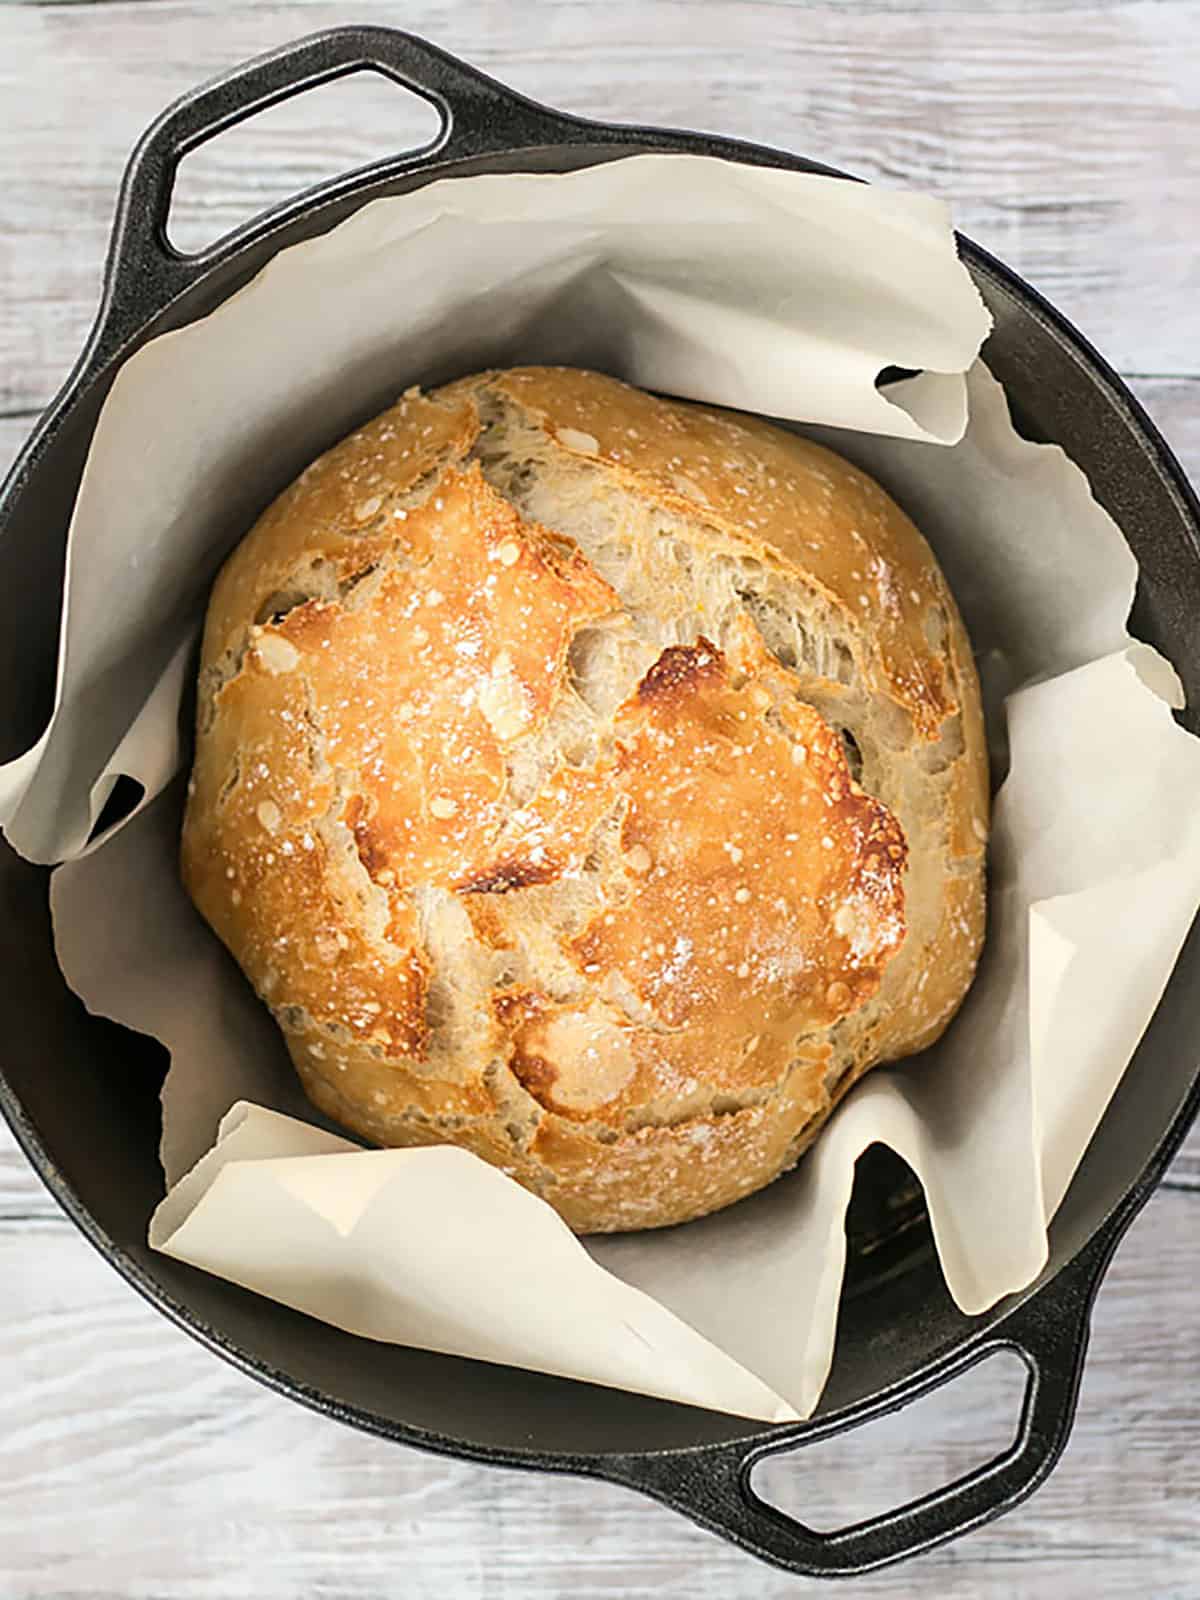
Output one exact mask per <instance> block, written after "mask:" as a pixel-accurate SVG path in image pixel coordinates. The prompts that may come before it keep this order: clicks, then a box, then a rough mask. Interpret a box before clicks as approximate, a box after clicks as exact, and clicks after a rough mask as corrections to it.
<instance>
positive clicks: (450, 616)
mask: <svg viewBox="0 0 1200 1600" xmlns="http://www.w3.org/2000/svg"><path fill="white" fill-rule="evenodd" d="M852 762H853V763H854V769H855V770H854V771H852V768H851V763H852ZM860 768H861V771H859V769H860ZM856 776H857V777H861V782H859V781H856ZM986 825H987V786H986V756H985V750H984V741H983V727H982V717H981V713H980V709H979V698H978V686H977V684H976V681H975V675H974V667H973V663H972V659H971V653H970V648H969V644H968V642H967V639H966V636H965V633H964V631H963V628H962V624H961V622H960V620H959V617H958V613H957V611H956V609H955V606H954V602H953V600H952V598H951V597H950V595H949V593H948V591H947V589H946V585H945V582H944V580H943V578H942V576H941V573H940V571H939V569H938V567H937V565H936V562H935V561H934V559H933V557H932V555H931V553H930V551H929V549H928V547H927V546H926V544H925V542H924V541H923V540H922V538H921V536H920V535H919V534H918V533H917V531H916V529H915V528H913V526H912V524H911V523H910V522H908V520H907V519H906V518H905V517H904V515H903V513H901V512H900V510H899V509H898V508H897V507H896V506H895V505H894V504H893V503H892V502H891V501H890V500H889V499H888V497H887V496H886V495H885V494H884V493H883V491H882V490H881V489H880V488H879V487H878V486H877V485H876V484H874V483H873V482H872V481H871V480H870V479H868V478H866V477H865V476H864V475H863V474H862V473H860V472H858V471H857V470H856V469H854V468H852V467H851V466H849V465H848V464H847V463H845V462H843V461H842V460H840V459H839V458H838V457H836V456H834V455H832V454H831V453H830V452H828V451H826V450H822V449H820V448H819V447H818V446H815V445H813V444H811V443H809V442H808V441H805V440H801V439H799V438H796V437H795V436H793V435H791V434H788V433H786V432H784V431H782V430H780V429H778V428H775V427H772V426H770V425H768V424H766V423H763V422H760V421H757V420H754V419H748V418H744V417H737V416H733V415H731V414H727V413H722V412H719V411H714V410H711V409H708V408H704V407H698V406H688V405H683V404H680V403H676V402H667V401H663V400H660V399H656V398H654V397H652V396H649V395H645V394H642V393H640V392H639V391H636V390H633V389H629V388H628V387H626V386H624V385H622V384H618V383H616V382H614V381H613V380H611V379H608V378H603V377H599V376H597V375H595V374H590V373H582V372H576V371H573V370H570V369H544V368H540V369H539V368H532V369H525V370H518V371H514V372H507V373H500V374H483V375H481V376H479V377H475V378H470V379H465V380H463V381H461V382H460V383H457V384H454V385H451V386H449V387H448V388H447V389H444V390H441V391H438V392H437V393H436V394H434V395H431V396H424V397H423V396H420V395H418V394H417V393H416V392H412V391H410V393H409V394H408V395H407V396H405V398H404V399H402V400H401V401H400V402H399V403H398V404H397V405H396V406H394V407H393V408H392V409H391V410H389V411H388V412H385V413H384V414H383V416H381V417H379V418H377V419H376V420H375V421H374V422H372V423H369V424H368V425H367V426H366V427H365V428H363V429H361V430H360V431H359V432H358V433H356V434H354V435H352V436H351V437H350V438H349V439H347V440H344V441H343V442H342V443H341V444H340V445H338V446H336V447H335V448H334V449H333V450H332V451H330V452H329V453H328V454H327V455H326V456H324V457H322V458H321V460H320V461H318V462H316V463H314V464H313V466H312V467H310V468H309V469H308V470H307V472H306V473H304V474H303V476H302V477H301V478H300V479H299V480H298V481H297V483H296V484H294V485H293V486H292V488H291V489H289V490H288V491H286V493H285V494H284V495H282V496H281V497H280V499H279V500H278V501H277V502H276V503H275V504H274V505H273V506H272V507H271V508H270V509H269V510H268V511H267V512H266V514H265V515H264V516H263V518H262V519H261V520H260V522H259V523H258V525H257V526H256V528H255V529H254V530H253V531H252V532H251V533H250V534H249V535H248V536H247V538H246V539H245V540H244V541H243V542H242V544H241V545H240V546H239V547H238V549H237V550H236V551H235V552H234V554H233V555H232V556H231V557H230V559H229V561H228V562H227V563H226V566H225V568H224V569H223V571H222V573H221V575H220V577H219V579H218V581H217V584H216V586H215V588H214V591H213V596H212V600H211V603H210V608H209V614H208V621H207V627H206V633H205V642H204V653H203V660H202V668H201V682H200V704H199V713H198V733H197V749H196V762H195V768H194V771H193V778H192V784H191V788H190V795H189V803H188V811H187V816H186V819H185V825H184V838H183V872H184V878H185V882H186V883H187V886H188V889H189V891H190V893H191V894H192V896H193V898H194V900H195V902H196V904H197V906H198V907H199V909H200V910H201V912H202V913H203V915H204V916H205V917H206V918H207V919H208V921H209V922H210V923H211V925H212V926H213V928H214V929H215V931H216V932H217V934H218V935H219V936H220V937H221V938H222V939H223V940H224V942H225V943H226V944H227V945H228V946H229V948H230V949H231V951H232V952H233V953H234V955H235V956H236V957H237V959H238V961H239V962H240V964H241V965H242V967H243V969H244V971H245V972H246V973H247V976H248V977H249V978H250V980H251V981H252V982H253V983H254V985H255V987H256V988H257V989H258V991H259V993H260V994H261V995H262V997H263V998H264V999H265V1000H266V1001H267V1003H268V1004H269V1005H271V1007H272V1009H273V1010H274V1012H275V1014H276V1016H277V1018H278V1020H279V1022H280V1025H281V1027H282V1029H283V1031H284V1034H285V1037H286V1039H287V1043H288V1047H289V1050H290V1051H291V1054H292V1058H293V1060H294V1062H295V1064H296V1067H297V1070H298V1072H299V1074H300V1077H301V1079H302V1081H303V1083H304V1086H305V1088H306V1090H307V1092H308V1094H309V1096H310V1097H311V1098H312V1100H313V1101H314V1103H315V1104H316V1105H318V1106H319V1107H320V1108H321V1109H322V1110H324V1111H325V1112H327V1113H328V1114H329V1115H331V1116H333V1117H334V1118H335V1119H337V1120H338V1121H340V1122H343V1123H344V1124H346V1125H347V1126H349V1127H351V1128H354V1129H356V1130H357V1131H358V1132H360V1133H362V1134H363V1135H365V1136H366V1137H368V1138H370V1139H374V1140H376V1141H378V1142H380V1143H383V1144H410V1143H429V1142H436V1141H452V1142H454V1143H458V1144H462V1145H464V1146H466V1147H467V1148H470V1149H472V1150H474V1151H476V1152H477V1153H478V1154H479V1155H481V1156H483V1157H484V1158H485V1159H487V1160H489V1161H491V1162H494V1163H495V1164H497V1165H499V1166H501V1167H503V1168H504V1170H505V1171H507V1172H509V1173H511V1174H512V1175H513V1176H514V1177H516V1178H517V1179H518V1180H519V1181H520V1182H522V1183H525V1184H526V1185H527V1186H528V1187H530V1188H532V1189H534V1190H535V1192H537V1193H539V1194H542V1195H543V1196H544V1197H545V1198H546V1199H547V1200H548V1201H549V1202H550V1203H551V1204H553V1205H554V1206H555V1207H556V1208H557V1209H558V1210H559V1211H560V1213H561V1214H562V1215H563V1216H564V1217H565V1218H566V1220H567V1221H568V1222H569V1223H570V1224H571V1225H572V1226H573V1227H575V1228H576V1229H578V1230H579V1231H581V1232H587V1231H608V1230H612V1229H619V1228H631V1227H650V1226H657V1225H661V1224H665V1223H669V1222H675V1221H680V1220H684V1219H686V1218H688V1217H691V1216H697V1215H701V1214H703V1213H704V1212H706V1211H710V1210H713V1209H715V1208H717V1207H719V1206H722V1205H725V1204H728V1203H729V1202H730V1201H731V1200H734V1199H737V1198H739V1197H740V1196H741V1195H744V1194H747V1193H750V1192H751V1191H752V1190H754V1189H756V1188H759V1187H760V1186H761V1185H762V1184H764V1183H766V1182H769V1181H770V1179H771V1178H773V1177H774V1176H775V1175H776V1174H777V1173H778V1172H779V1171H780V1170H782V1169H783V1168H784V1167H786V1166H788V1165H790V1164H791V1163H792V1162H793V1161H794V1160H795V1159H796V1157H797V1156H798V1154H799V1153H800V1151H801V1150H802V1149H804V1148H805V1147H806V1145H807V1144H808V1143H809V1142H810V1141H811V1139H812V1137H813V1136H814V1135H815V1133H816V1131H817V1130H818V1129H819V1127H820V1125H821V1123H822V1121H823V1120H824V1119H825V1117H826V1116H827V1115H828V1113H829V1111H830V1109H831V1108H832V1106H833V1104H835V1103H836V1101H837V1099H839V1098H840V1097H841V1096H842V1095H843V1094H844V1093H845V1092H846V1090H847V1089H848V1088H849V1087H850V1085H851V1084H852V1083H853V1082H854V1081H855V1080H856V1079H857V1078H858V1077H859V1076H861V1074H862V1072H864V1071H865V1070H867V1068H868V1067H870V1066H871V1065H873V1064H874V1063H875V1062H877V1061H880V1060H888V1059H895V1058H897V1057H899V1056H902V1055H905V1054H908V1053H910V1052H911V1051H913V1050H916V1049H920V1048H922V1047H923V1046H924V1045H925V1044H927V1043H929V1042H931V1041H932V1040H933V1039H934V1038H936V1037H937V1035H938V1034H939V1033H940V1032H941V1031H942V1029H943V1028H944V1027H945V1025H946V1023H947V1021H948V1020H949V1018H950V1016H951V1015H952V1013H953V1011H954V1009H955V1008H956V1006H957V1005H958V1003H959V1002H960V1000H961V999H962V996H963V994H964V993H965V991H966V988H967V986H968V984H969V982H970V978H971V975H972V973H973V970H974V965H975V961H976V958H977V955H978V950H979V946H980V943H981V940H982V934H983V910H984V900H983V861H984V843H985V839H986Z"/></svg>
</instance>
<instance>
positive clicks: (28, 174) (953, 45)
mask: <svg viewBox="0 0 1200 1600" xmlns="http://www.w3.org/2000/svg"><path fill="white" fill-rule="evenodd" d="M402 15H403V20H404V22H405V23H406V25H407V26H409V27H410V28H411V29H412V30H413V31H415V32H418V33H423V34H426V35H428V36H429V37H431V38H434V39H436V40H438V41H439V42H440V43H441V44H443V45H445V46H446V47H448V48H449V49H451V50H454V51H457V52H459V53H461V54H462V55H464V56H466V57H467V58H468V59H470V60H473V61H474V62H476V63H477V64H478V65H479V66H481V67H483V68H484V69H486V70H487V71H489V72H492V73H494V74H495V75H497V76H499V77H500V78H502V79H504V80H506V81H508V82H510V83H511V84H512V85H513V86H514V87H515V88H517V89H520V90H521V91H523V92H524V93H526V94H529V95H532V96H534V97H535V98H538V99H542V100H546V101H548V102H551V103H556V104H559V105H561V106H563V107H564V108H566V109H569V110H571V111H574V112H577V113H580V114H583V115H587V116H594V117H601V118H615V119H621V120H627V121H632V122H639V121H641V122H655V123H662V124H674V125H677V126H682V127H705V128H713V129H718V130H720V131H722V132H725V133H730V134H736V135H740V136H742V137H745V138H748V139H755V140H759V141H762V142H765V143H769V144H778V145H781V146H783V147H785V148H791V149H795V150H800V151H803V152H806V153H810V154H812V155H815V156H818V157H819V158H821V159H822V160H825V161H827V162H830V163H832V164H833V165H840V166H843V167H846V168H847V169H849V170H852V171H856V172H859V173H861V174H863V175H864V176H867V177H872V178H876V179H878V180H879V181H881V182H885V183H890V184H911V185H914V186H916V187H919V188H922V189H925V190H928V191H930V192H933V193H936V194H939V195H942V196H945V197H946V198H947V199H950V200H952V201H953V202H954V206H955V212H956V215H957V217H958V219H959V222H960V225H961V226H962V227H963V229H964V230H965V231H966V232H967V233H969V234H971V235H973V236H974V237H976V238H977V239H978V240H979V241H980V243H982V244H984V245H986V246H987V247H988V248H989V249H991V250H994V251H995V252H996V254H998V255H999V256H1001V257H1002V258H1003V259H1005V260H1007V261H1009V262H1010V263H1011V264H1012V265H1013V266H1015V267H1016V268H1017V269H1018V270H1019V271H1021V272H1023V273H1024V274H1025V275H1026V276H1027V277H1029V278H1030V280H1031V281H1032V282H1034V283H1035V284H1037V285H1038V286H1039V287H1040V288H1041V289H1043V290H1044V291H1045V292H1046V293H1047V294H1048V295H1049V297H1050V298H1051V299H1052V300H1055V301H1056V302H1057V303H1058V304H1059V305H1060V306H1061V307H1062V309H1063V310H1064V311H1065V312H1066V313H1067V314H1068V315H1069V316H1070V317H1072V319H1073V320H1075V321H1076V322H1077V323H1078V324H1079V326H1080V327H1081V328H1082V329H1083V330H1084V331H1085V332H1086V333H1088V334H1089V335H1090V336H1091V337H1092V338H1093V340H1094V341H1095V342H1096V343H1097V344H1098V345H1099V347H1100V348H1101V349H1103V350H1104V351H1105V353H1106V354H1107V355H1108V356H1109V358H1110V359H1111V360H1112V361H1113V362H1114V363H1115V364H1116V365H1118V366H1120V367H1122V368H1124V369H1125V370H1128V371H1131V372H1142V373H1151V374H1156V375H1168V376H1178V375H1182V374H1197V373H1200V252H1198V251H1197V250H1196V249H1195V219H1196V216H1197V214H1198V211H1200V138H1197V136H1196V133H1197V106H1198V96H1200V7H1197V6H1196V5H1194V4H1192V3H1190V0H1160V3H1158V4H1151V5H1145V4H1134V5H1127V6H1120V5H1117V6H1093V7H1087V6H1083V7H1071V8H1070V9H1066V10H1058V9H1049V10H1045V9H1042V8H1040V7H1039V8H1038V9H1037V10H1032V9H1023V10H1021V11H1020V12H1018V13H1013V12H1011V11H1009V9H1008V8H1007V7H995V6H991V5H983V4H980V5H979V6H978V7H977V8H976V9H973V10H957V11H956V12H955V15H954V20H953V23H952V25H948V24H947V20H946V17H945V15H944V14H943V13H942V12H941V11H938V10H933V11H928V10H912V9H907V8H905V9H888V10H886V11H872V12H871V13H870V14H869V15H864V14H863V12H862V11H861V10H860V9H859V8H857V7H853V6H845V7H838V8H833V9H830V8H816V7H810V6H807V5H792V4H780V3H776V0H715V3H696V0H607V3H606V4H604V5H597V4H595V3H594V0H544V3H538V4H530V5H528V6H526V7H524V8H521V9H520V10H518V9H517V8H511V7H508V6H473V7H464V6H461V5H456V4H454V3H453V0H414V3H413V4H410V5H408V6H407V7H406V8H404V10H403V13H402ZM354 16H355V20H360V21H377V22H389V23H393V24H394V23H395V22H396V21H397V18H398V13H397V11H396V8H395V6H394V5H392V4H390V3H383V0H360V4H359V5H358V7H357V8H356V10H355V13H354ZM345 17H346V13H345V11H344V8H343V7H341V6H339V5H336V4H328V3H324V0H315V3H303V4H298V3H296V0H286V3H284V4H280V3H276V0H259V3H258V4H255V5H247V4H236V5H226V4H224V3H222V0H156V3H154V4H152V5H147V4H146V3H145V0H134V3H129V4H120V3H116V4H107V5H104V6H101V7H89V6H65V7H56V6H49V7H47V6H33V7H29V6H20V7H3V6H0V46H2V47H0V105H2V106H3V108H4V114H3V116H2V117H0V172H2V173H3V177H4V190H3V195H4V199H3V221H4V224H5V227H4V231H3V235H2V236H0V351H3V353H4V360H3V362H0V413H11V412H13V411H16V410H24V409H29V408H32V407H36V406H39V405H43V404H44V403H45V401H46V400H47V398H48V397H49V395H50V394H51V392H52V391H53V389H54V388H55V386H56V385H57V384H58V382H59V381H60V380H61V378H62V376H63V375H64V373H65V372H66V370H67V367H68V365H69V363H70V361H71V359H72V358H73V356H74V355H75V353H76V351H77V350H78V347H79V345H80V342H81V340H82V337H83V334H84V332H85V330H86V327H87V324H88V322H89V321H90V318H91V314H92V310H93V308H94V305H95V301H96V296H97V290H98V284H99V272H100V264H101V262H102V260H103V255H104V247H105V240H106V236H107V231H108V225H109V220H110V217H111V213H112V207H113V200H114V196H115V192H116V187H117V183H118V181H119V176H120V172H121V169H122V166H123V163H124V161H125V158H126V156H127V154H128V152H129V150H130V148H131V147H132V145H133V142H134V140H135V139H136V138H137V136H138V135H139V134H140V132H141V131H142V129H143V128H144V127H145V126H146V124H147V123H148V122H149V121H150V120H151V118H152V117H153V116H154V115H155V114H156V113H157V112H158V111H159V110H160V109H161V108H162V107H163V106H164V105H165V104H166V103H167V102H168V101H169V100H170V99H172V98H173V97H174V96H176V95H178V94H180V93H182V92H183V91H184V90H186V89H187V88H189V87H191V86H192V85H194V84H195V83H196V82H197V81H199V80H200V79H202V78H205V77H208V76H211V75H212V74H215V73H217V72H219V71H221V70H223V69H225V68H227V67H229V66H231V65H233V64H234V63H236V62H237V61H239V60H241V59H242V58H244V57H246V56H249V55H252V54H254V53H256V52H258V51H261V50H264V49H267V48H270V47H272V46H275V45H278V44H281V43H283V42H285V41H286V40H287V39H289V38H292V37H295V36H296V35H297V34H298V33H300V32H303V31H308V30H314V29H317V28H320V27H325V26H329V25H331V24H333V23H336V22H341V21H344V20H345ZM402 98H403V97H402V96H401V95H400V92H399V91H397V102H396V103H397V112H396V117H397V122H396V128H397V130H398V133H393V132H392V130H391V127H390V125H389V124H388V122H387V121H386V120H385V121H384V122H383V123H381V121H380V119H379V118H378V117H371V118H368V119H367V120H366V121H365V122H364V121H363V120H362V119H359V120H350V121H347V120H345V119H344V118H342V117H338V118H332V117H329V116H328V115H326V116H325V117H324V118H323V119H321V120H318V121H315V122H314V125H312V126H311V127H310V128H309V129H308V131H307V135H304V133H303V130H304V127H305V123H306V120H307V115H308V113H307V111H306V110H305V108H304V107H303V105H302V104H300V103H297V104H296V105H295V106H294V107H293V108H289V109H288V110H287V111H285V112H280V113H276V117H277V119H279V120H278V121H277V122H276V127H277V128H278V130H279V131H278V134H277V136H276V137H274V138H272V139H269V140H266V143H265V147H264V148H265V149H266V151H267V160H266V162H265V163H256V164H253V165H251V164H242V163H238V164H232V165H230V166H229V167H227V168H226V169H225V171H224V173H223V176H224V180H225V181H224V183H223V184H222V186H221V187H220V189H219V190H218V191H216V192H208V193H207V194H204V193H201V194H199V195H197V196H195V197H194V198H193V200H192V202H191V205H192V207H194V208H197V209H199V210H201V211H202V212H203V214H204V220H205V222H206V224H207V223H211V224H213V225H214V226H213V231H216V228H217V227H218V226H222V227H226V228H227V227H229V226H232V225H234V224H235V223H237V222H239V221H241V220H243V219H244V218H245V217H247V216H249V215H250V214H252V213H253V212H255V211H256V210H257V209H259V206H260V203H261V200H262V182H261V179H260V174H261V172H262V171H263V168H264V165H265V166H266V167H269V168H270V169H271V170H272V172H273V178H272V182H273V183H275V182H277V181H279V180H281V179H283V178H286V179H287V180H288V181H289V185H290V186H291V187H294V188H295V189H300V188H303V187H304V186H305V185H306V184H308V183H310V182H312V181H313V179H314V178H315V177H317V176H319V175H321V173H322V172H324V171H327V170H328V162H329V161H330V160H333V161H334V162H335V164H342V163H344V164H345V165H346V166H351V165H358V164H361V163H362V162H363V161H365V160H369V159H371V158H372V157H374V156H376V155H378V154H379V153H380V151H381V150H382V149H385V148H388V147H392V146H394V145H395V144H403V143H404V142H405V137H404V134H405V127H406V119H405V118H404V117H402V115H401V113H400V110H399V107H400V105H401V103H402ZM264 137H265V136H264Z"/></svg>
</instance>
